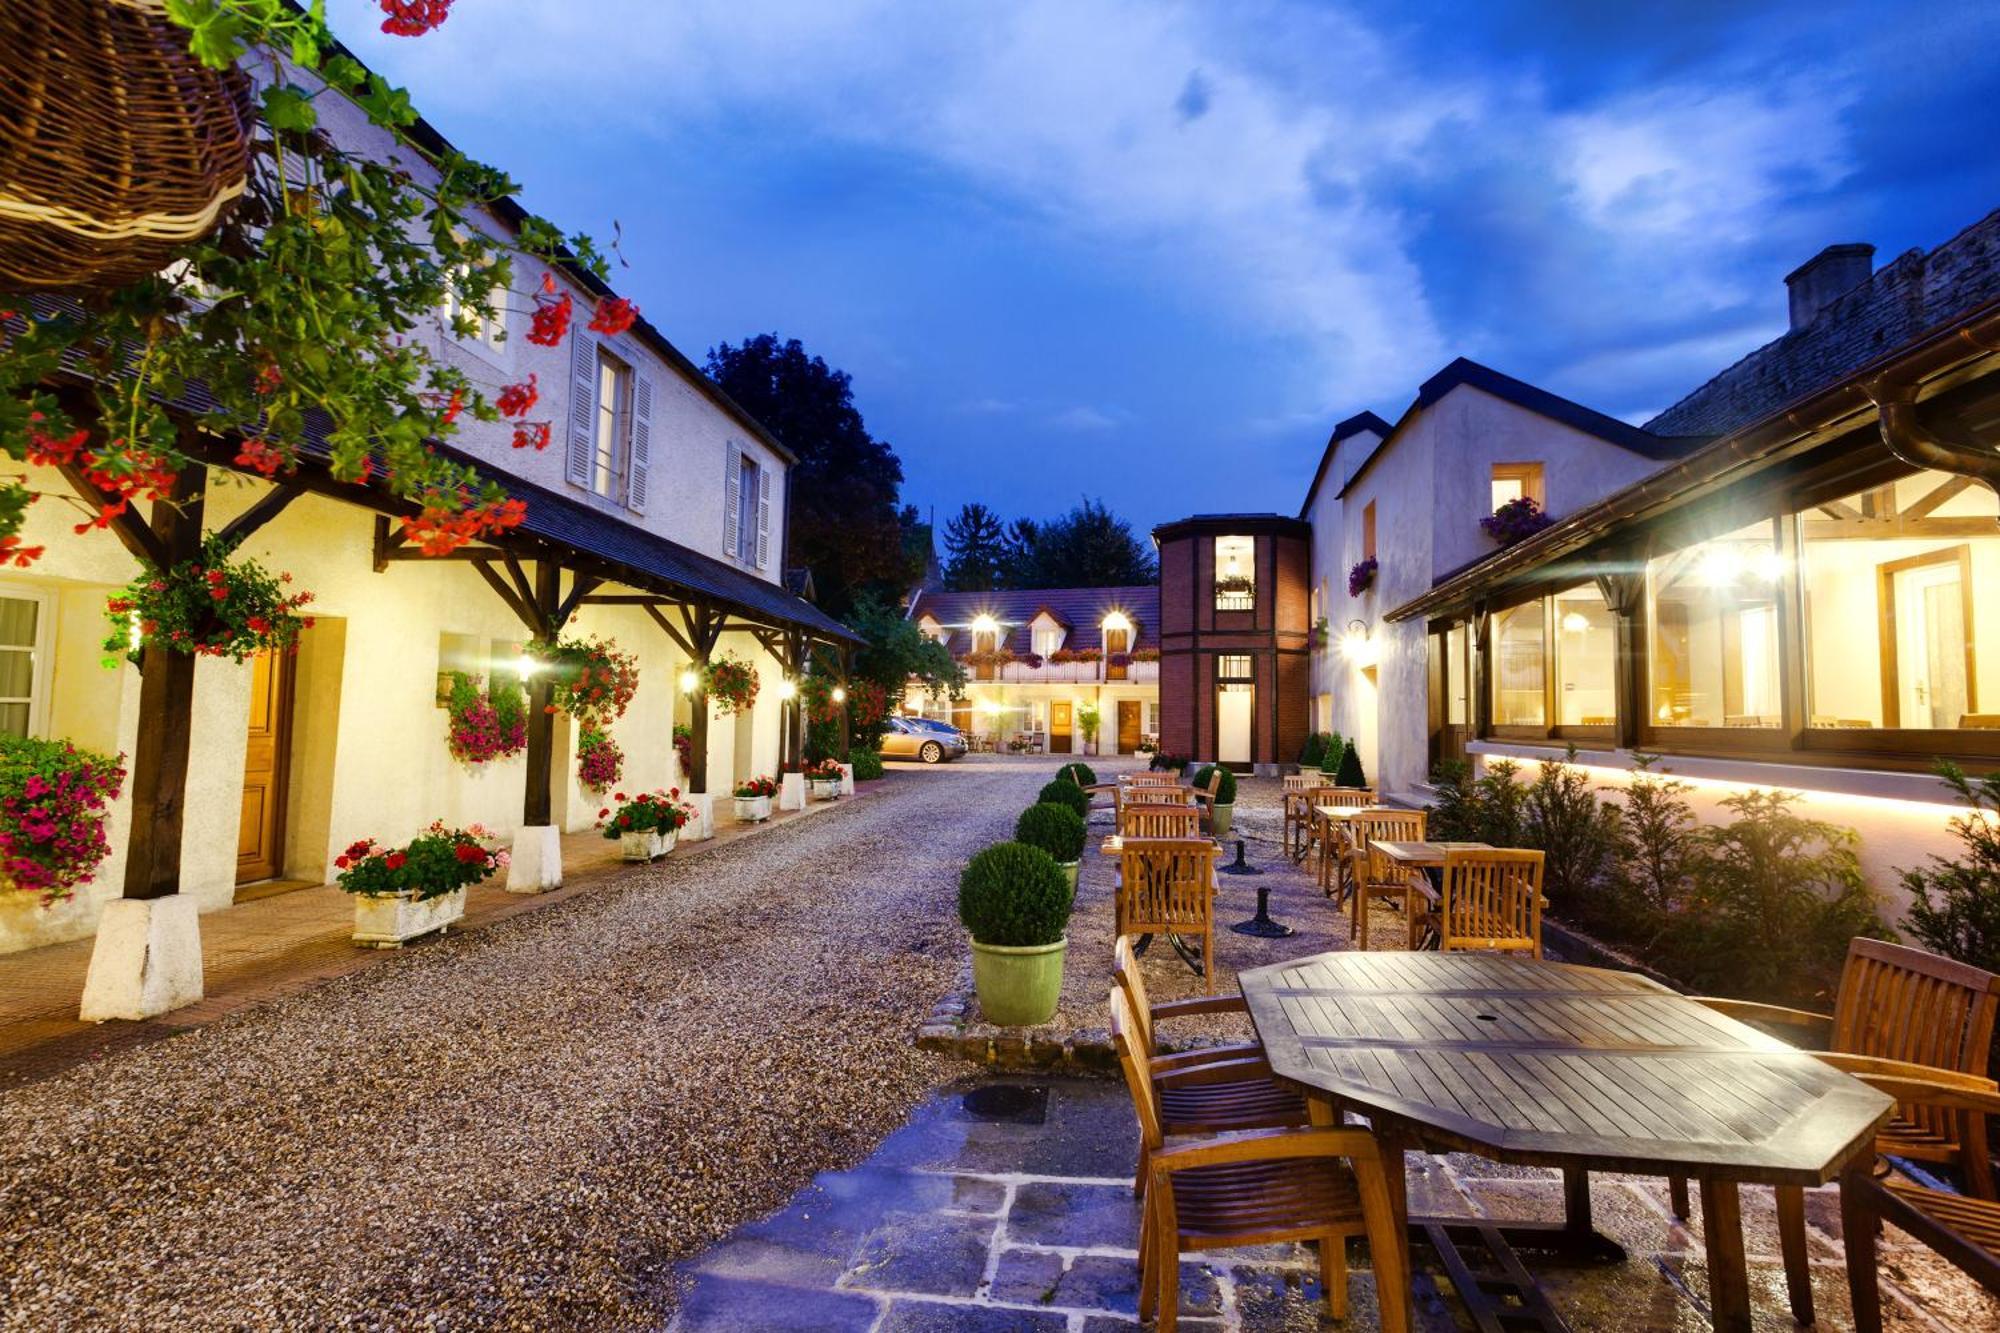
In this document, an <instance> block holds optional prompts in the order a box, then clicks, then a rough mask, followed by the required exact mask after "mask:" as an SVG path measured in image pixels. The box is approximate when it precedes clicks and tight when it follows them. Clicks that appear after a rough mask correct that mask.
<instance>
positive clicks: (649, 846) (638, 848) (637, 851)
mask: <svg viewBox="0 0 2000 1333" xmlns="http://www.w3.org/2000/svg"><path fill="white" fill-rule="evenodd" d="M680 836H681V835H680V830H678V829H675V830H673V831H672V832H669V833H661V832H659V831H657V830H655V829H642V830H640V831H639V832H637V833H624V834H620V835H619V838H618V850H619V852H620V853H622V854H623V856H624V857H625V859H626V860H627V861H657V860H659V859H660V858H661V857H663V856H665V855H666V854H667V853H668V852H671V851H672V850H673V849H674V845H675V844H676V843H677V842H679V841H680Z"/></svg>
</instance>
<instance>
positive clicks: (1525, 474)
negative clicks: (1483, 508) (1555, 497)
mask: <svg viewBox="0 0 2000 1333" xmlns="http://www.w3.org/2000/svg"><path fill="white" fill-rule="evenodd" d="M1524 496H1525V497H1526V498H1528V499H1530V500H1533V501H1534V502H1535V507H1536V508H1537V509H1547V508H1548V507H1549V506H1548V498H1547V496H1546V495H1545V493H1544V492H1543V489H1542V465H1541V464H1540V463H1495V464H1494V465H1493V503H1492V504H1491V505H1489V506H1488V509H1489V510H1493V509H1498V508H1499V507H1500V506H1501V505H1504V504H1510V503H1512V502H1513V501H1515V500H1519V499H1521V498H1522V497H1524Z"/></svg>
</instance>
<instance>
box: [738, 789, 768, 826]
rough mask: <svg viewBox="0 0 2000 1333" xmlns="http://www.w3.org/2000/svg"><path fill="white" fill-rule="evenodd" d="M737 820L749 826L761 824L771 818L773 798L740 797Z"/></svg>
mask: <svg viewBox="0 0 2000 1333" xmlns="http://www.w3.org/2000/svg"><path fill="white" fill-rule="evenodd" d="M735 800H736V818H737V819H738V820H739V821H741V822H743V823H748V824H761V823H763V822H764V821H765V820H767V819H769V818H770V817H771V798H770V797H768V796H738V797H736V798H735Z"/></svg>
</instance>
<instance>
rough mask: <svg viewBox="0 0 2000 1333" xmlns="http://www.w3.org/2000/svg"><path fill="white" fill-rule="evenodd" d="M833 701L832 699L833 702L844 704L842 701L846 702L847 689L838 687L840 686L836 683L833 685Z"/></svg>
mask: <svg viewBox="0 0 2000 1333" xmlns="http://www.w3.org/2000/svg"><path fill="white" fill-rule="evenodd" d="M833 701H834V702H835V703H837V704H844V703H846V702H847V691H846V690H843V689H841V688H840V686H838V685H836V686H834V687H833Z"/></svg>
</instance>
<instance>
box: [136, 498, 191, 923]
mask: <svg viewBox="0 0 2000 1333" xmlns="http://www.w3.org/2000/svg"><path fill="white" fill-rule="evenodd" d="M207 475H208V469H207V468H205V467H203V466H201V465H200V464H192V465H190V466H188V467H184V468H182V469H181V471H180V473H179V475H178V476H176V477H175V478H174V484H173V489H172V491H171V492H169V494H168V497H167V498H166V499H164V500H158V501H155V502H154V504H153V523H152V529H151V531H152V536H153V538H154V539H155V541H156V542H157V543H158V551H159V553H160V555H161V557H162V558H163V559H164V562H165V564H166V566H168V567H171V566H173V565H177V564H179V563H181V562H182V561H184V560H192V559H194V558H195V557H196V556H198V555H200V554H201V522H202V507H203V506H202V500H203V488H204V486H205V484H206V481H207ZM133 554H134V555H139V556H141V557H142V558H150V557H147V556H145V554H144V552H142V551H141V550H136V549H135V550H134V552H133ZM194 665H195V656H194V654H193V653H176V652H170V651H168V650H166V649H164V648H160V647H157V646H154V645H151V644H148V645H147V646H146V647H145V649H144V650H143V651H142V652H141V654H140V658H139V673H140V674H139V734H138V738H137V739H136V740H135V741H134V742H133V746H132V831H131V834H130V836H129V838H128V839H127V851H126V856H125V888H124V896H125V897H127V898H142V899H143V898H165V897H167V896H169V895H171V894H174V893H177V892H179V891H180V878H181V825H182V819H183V816H184V815H185V814H186V800H187V772H188V753H189V750H190V747H191V745H192V741H193V729H194Z"/></svg>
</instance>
